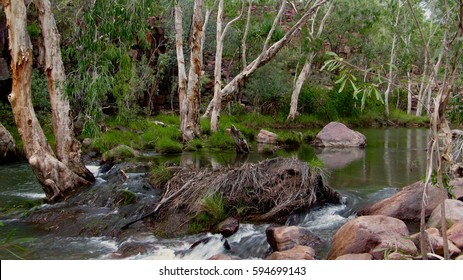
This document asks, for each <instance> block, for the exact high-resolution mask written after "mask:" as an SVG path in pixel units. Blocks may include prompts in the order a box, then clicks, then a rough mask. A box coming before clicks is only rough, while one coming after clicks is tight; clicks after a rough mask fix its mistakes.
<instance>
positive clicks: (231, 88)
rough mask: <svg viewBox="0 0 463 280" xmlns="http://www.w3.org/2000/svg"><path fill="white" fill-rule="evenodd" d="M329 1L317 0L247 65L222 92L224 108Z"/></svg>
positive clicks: (208, 108) (207, 110)
mask: <svg viewBox="0 0 463 280" xmlns="http://www.w3.org/2000/svg"><path fill="white" fill-rule="evenodd" d="M328 1H329V0H317V1H316V2H315V3H314V4H313V5H312V6H311V7H310V9H308V10H307V11H306V12H305V13H304V15H303V16H302V17H301V18H300V19H299V20H298V21H297V22H296V23H295V24H294V25H293V26H292V27H291V28H290V29H289V30H288V32H286V34H285V35H284V36H283V38H281V39H280V40H278V41H277V42H275V43H274V44H273V45H271V46H270V47H268V48H265V49H266V50H265V51H263V52H262V53H261V54H260V55H259V56H258V57H257V58H256V59H254V60H253V61H252V62H251V63H249V64H248V65H247V67H246V68H245V69H244V70H243V71H241V72H240V73H239V74H238V75H236V76H235V77H234V78H233V79H232V80H231V81H230V82H229V83H228V84H227V85H226V86H225V87H224V88H223V89H222V90H221V92H220V95H221V96H222V107H223V106H224V105H225V104H227V103H228V102H230V101H231V100H233V97H234V95H235V94H236V93H237V92H238V87H239V85H240V84H241V82H242V81H243V80H244V79H247V78H248V77H249V76H250V75H252V74H253V73H254V72H255V71H256V70H257V69H258V68H259V67H262V66H264V65H265V64H267V63H268V62H269V61H270V60H272V59H273V58H274V57H275V55H276V54H277V53H278V52H279V51H280V50H281V49H282V48H283V47H284V46H286V45H287V44H288V43H289V42H290V41H291V40H292V39H293V38H294V37H295V36H296V35H297V34H299V32H300V30H301V27H302V26H303V25H304V24H305V23H306V22H307V21H308V20H309V18H310V17H311V16H312V15H313V13H314V12H315V11H316V10H317V9H318V8H319V7H320V6H322V5H324V4H325V3H326V2H328ZM213 106H214V104H213V102H212V100H211V102H210V103H209V105H208V107H207V109H206V112H205V113H204V117H208V116H210V115H211V112H212V108H213Z"/></svg>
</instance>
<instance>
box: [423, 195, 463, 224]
mask: <svg viewBox="0 0 463 280" xmlns="http://www.w3.org/2000/svg"><path fill="white" fill-rule="evenodd" d="M444 203H445V220H446V221H447V228H450V227H451V226H452V225H453V224H455V223H458V222H460V221H463V202H461V201H459V200H456V199H446V200H445V202H444ZM441 207H442V203H441V204H440V205H439V206H438V207H436V209H434V211H432V214H431V217H429V220H428V224H427V226H428V227H435V228H438V229H440V228H441Z"/></svg>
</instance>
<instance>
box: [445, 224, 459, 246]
mask: <svg viewBox="0 0 463 280" xmlns="http://www.w3.org/2000/svg"><path fill="white" fill-rule="evenodd" d="M447 237H448V239H449V240H450V241H452V243H453V244H455V246H457V247H458V248H460V249H462V250H463V221H460V222H458V223H455V224H454V225H453V226H452V227H451V228H449V230H447Z"/></svg>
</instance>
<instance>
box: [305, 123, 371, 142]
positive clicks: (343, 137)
mask: <svg viewBox="0 0 463 280" xmlns="http://www.w3.org/2000/svg"><path fill="white" fill-rule="evenodd" d="M366 144H367V139H366V137H365V135H363V134H362V133H360V132H357V131H354V130H352V129H350V128H348V127H347V126H345V125H344V124H342V123H340V122H330V123H329V124H327V125H326V126H325V127H324V128H323V129H322V130H321V131H320V132H319V133H318V134H317V137H315V140H314V142H313V145H314V146H319V147H360V148H363V147H365V146H366Z"/></svg>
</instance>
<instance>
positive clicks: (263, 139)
mask: <svg viewBox="0 0 463 280" xmlns="http://www.w3.org/2000/svg"><path fill="white" fill-rule="evenodd" d="M277 138H278V135H277V134H275V133H273V132H271V131H268V130H265V129H261V130H260V131H259V134H257V143H260V144H276V143H277Z"/></svg>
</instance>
